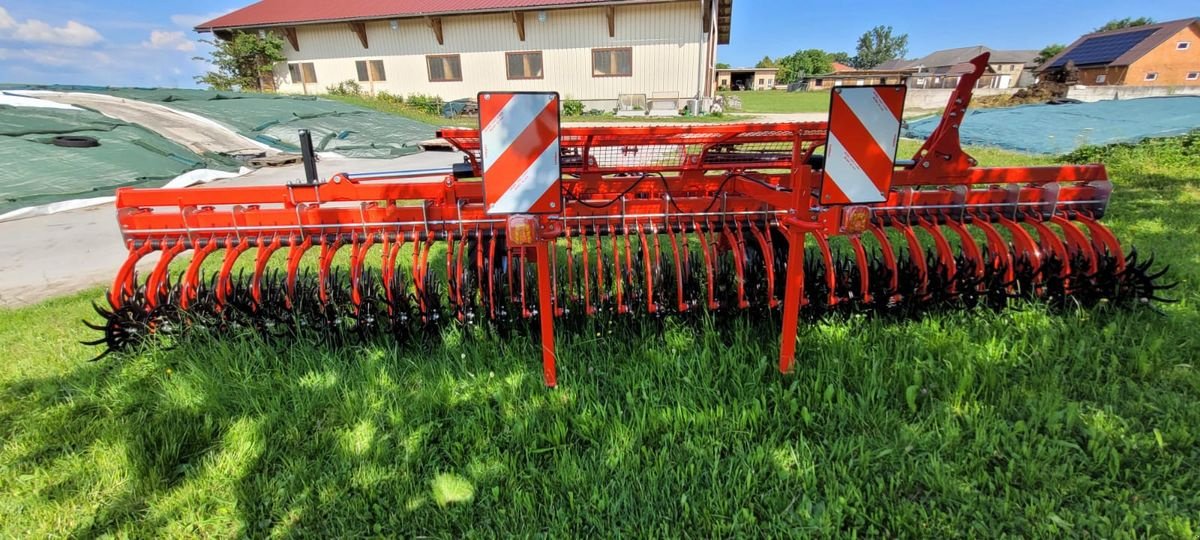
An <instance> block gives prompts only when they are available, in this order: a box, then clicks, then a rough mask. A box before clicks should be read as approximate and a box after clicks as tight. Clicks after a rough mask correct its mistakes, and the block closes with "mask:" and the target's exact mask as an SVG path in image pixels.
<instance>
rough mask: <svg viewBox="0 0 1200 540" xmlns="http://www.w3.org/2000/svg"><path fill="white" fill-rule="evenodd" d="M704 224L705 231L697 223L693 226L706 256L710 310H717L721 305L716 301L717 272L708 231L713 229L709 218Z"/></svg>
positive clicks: (705, 219) (705, 268)
mask: <svg viewBox="0 0 1200 540" xmlns="http://www.w3.org/2000/svg"><path fill="white" fill-rule="evenodd" d="M704 224H705V228H704V229H701V228H700V227H699V225H698V224H697V223H696V222H693V224H692V226H693V227H694V228H695V229H696V233H697V236H699V237H700V253H701V255H703V256H704V276H705V280H706V282H705V286H706V288H707V292H708V309H711V310H715V309H717V307H719V306H720V304H718V303H717V300H716V276H715V275H714V274H715V270H714V266H713V264H714V261H713V260H712V257H711V256H710V254H709V249H710V247H711V246H710V245H709V244H710V241H709V237H708V234H709V232H708V230H709V229H711V228H712V225H711V223H710V222H709V221H708V217H707V216H706V217H705V218H704Z"/></svg>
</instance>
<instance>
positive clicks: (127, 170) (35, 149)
mask: <svg viewBox="0 0 1200 540" xmlns="http://www.w3.org/2000/svg"><path fill="white" fill-rule="evenodd" d="M63 135H77V136H87V137H94V138H95V139H97V140H98V141H99V143H100V145H99V146H96V147H93V148H65V147H60V146H55V145H54V144H52V140H53V139H54V137H56V136H63ZM0 163H3V166H2V167H0V213H4V212H6V211H8V210H13V209H16V208H20V207H25V206H33V205H38V204H44V203H49V202H55V201H62V200H67V199H75V198H83V197H96V196H101V195H109V194H111V193H112V192H113V190H114V189H116V188H117V187H121V186H137V185H159V184H161V183H163V182H164V181H166V180H170V179H172V178H175V177H176V176H179V175H181V174H183V173H185V172H188V171H191V170H194V169H201V168H209V169H223V170H233V171H236V170H237V169H238V167H237V165H236V164H235V163H234V162H232V161H229V160H225V159H222V158H220V157H219V156H201V155H197V154H195V153H193V152H192V151H190V150H188V149H187V148H184V147H182V146H180V145H178V144H175V143H173V142H171V141H169V140H167V139H165V138H163V137H162V136H160V135H158V134H156V133H154V132H151V131H148V130H146V129H144V128H142V127H140V126H137V125H133V124H127V123H125V122H121V121H119V120H114V119H112V118H109V117H107V116H104V115H101V114H99V113H96V112H92V111H88V110H83V109H74V110H72V109H50V108H37V107H12V106H6V105H0Z"/></svg>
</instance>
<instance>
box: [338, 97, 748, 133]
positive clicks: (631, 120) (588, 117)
mask: <svg viewBox="0 0 1200 540" xmlns="http://www.w3.org/2000/svg"><path fill="white" fill-rule="evenodd" d="M322 97H324V98H327V99H332V100H336V101H341V102H343V103H348V104H350V105H356V106H358V107H363V108H367V109H373V110H376V111H381V112H386V113H391V114H395V115H397V116H402V117H404V118H408V119H411V120H416V121H418V122H424V123H426V124H431V125H435V126H454V127H479V118H477V117H472V116H462V117H455V118H445V117H443V116H441V115H435V114H429V113H427V112H425V111H422V110H419V109H417V108H414V107H411V106H409V105H408V104H406V103H395V102H391V101H384V100H380V99H377V98H374V97H372V96H369V95H357V96H355V95H350V96H344V95H326V96H322ZM745 120H746V118H745V117H743V116H740V115H707V114H706V115H702V116H654V117H650V116H617V115H615V114H612V113H606V114H582V115H569V116H563V117H562V123H564V124H571V123H579V122H606V123H621V124H689V123H714V122H738V121H745ZM432 135H433V134H432V132H431V133H430V136H431V137H432Z"/></svg>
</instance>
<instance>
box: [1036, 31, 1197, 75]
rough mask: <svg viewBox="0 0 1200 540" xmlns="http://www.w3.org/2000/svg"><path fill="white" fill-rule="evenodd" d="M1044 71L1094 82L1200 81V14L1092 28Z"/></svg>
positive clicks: (1042, 68)
mask: <svg viewBox="0 0 1200 540" xmlns="http://www.w3.org/2000/svg"><path fill="white" fill-rule="evenodd" d="M1038 73H1039V74H1040V75H1041V76H1042V77H1043V78H1049V79H1051V80H1055V81H1059V82H1066V83H1078V84H1083V85H1089V86H1090V85H1100V86H1103V85H1124V86H1200V18H1191V19H1180V20H1177V21H1168V22H1164V23H1159V24H1151V25H1146V26H1135V27H1132V28H1122V29H1120V30H1113V31H1110V32H1096V33H1092V34H1087V35H1085V36H1082V37H1080V38H1079V39H1077V40H1075V43H1072V44H1071V45H1070V46H1069V47H1067V48H1066V49H1064V50H1063V52H1061V53H1059V54H1058V56H1055V57H1054V58H1051V59H1050V60H1047V61H1046V63H1045V64H1043V65H1042V67H1040V68H1038Z"/></svg>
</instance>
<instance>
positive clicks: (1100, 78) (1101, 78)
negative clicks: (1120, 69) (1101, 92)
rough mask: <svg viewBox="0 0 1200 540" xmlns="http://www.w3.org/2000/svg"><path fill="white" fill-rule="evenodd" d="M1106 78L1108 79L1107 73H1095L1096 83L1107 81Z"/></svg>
mask: <svg viewBox="0 0 1200 540" xmlns="http://www.w3.org/2000/svg"><path fill="white" fill-rule="evenodd" d="M1107 80H1108V75H1105V74H1103V73H1101V74H1099V75H1096V84H1104V81H1107Z"/></svg>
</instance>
